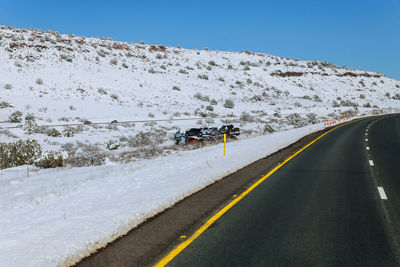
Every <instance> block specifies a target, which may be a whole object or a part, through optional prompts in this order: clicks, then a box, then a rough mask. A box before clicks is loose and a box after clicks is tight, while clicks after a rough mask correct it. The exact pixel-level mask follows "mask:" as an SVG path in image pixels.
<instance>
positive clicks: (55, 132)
mask: <svg viewBox="0 0 400 267" xmlns="http://www.w3.org/2000/svg"><path fill="white" fill-rule="evenodd" d="M46 134H47V135H48V136H51V137H60V136H61V133H60V131H58V130H57V129H56V128H50V129H48V130H47V131H46Z"/></svg>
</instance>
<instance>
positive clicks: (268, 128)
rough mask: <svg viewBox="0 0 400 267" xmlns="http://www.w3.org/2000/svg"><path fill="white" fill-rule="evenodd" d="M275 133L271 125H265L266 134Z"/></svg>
mask: <svg viewBox="0 0 400 267" xmlns="http://www.w3.org/2000/svg"><path fill="white" fill-rule="evenodd" d="M273 132H275V129H274V128H273V127H272V126H271V125H269V124H265V125H264V133H273Z"/></svg>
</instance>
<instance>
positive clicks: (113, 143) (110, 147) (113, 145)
mask: <svg viewBox="0 0 400 267" xmlns="http://www.w3.org/2000/svg"><path fill="white" fill-rule="evenodd" d="M119 147H120V143H119V142H118V141H115V140H109V141H108V142H107V143H106V148H107V149H108V150H117V149H118V148H119Z"/></svg>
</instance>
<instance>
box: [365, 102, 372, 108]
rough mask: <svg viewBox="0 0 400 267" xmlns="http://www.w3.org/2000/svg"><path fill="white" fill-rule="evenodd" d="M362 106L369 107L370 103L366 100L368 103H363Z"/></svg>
mask: <svg viewBox="0 0 400 267" xmlns="http://www.w3.org/2000/svg"><path fill="white" fill-rule="evenodd" d="M363 107H364V108H370V107H371V104H370V103H369V102H368V103H366V104H364V105H363Z"/></svg>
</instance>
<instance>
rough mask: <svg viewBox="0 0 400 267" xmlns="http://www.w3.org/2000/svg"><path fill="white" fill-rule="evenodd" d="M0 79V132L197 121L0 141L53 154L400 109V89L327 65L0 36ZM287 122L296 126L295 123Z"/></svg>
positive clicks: (47, 35)
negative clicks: (32, 122)
mask: <svg viewBox="0 0 400 267" xmlns="http://www.w3.org/2000/svg"><path fill="white" fill-rule="evenodd" d="M0 73H1V76H0V102H5V103H8V104H10V105H11V106H12V107H6V108H2V109H0V121H3V122H4V123H2V124H1V125H2V126H3V127H9V126H16V125H18V124H11V123H7V122H5V121H7V120H8V119H9V116H10V114H11V113H12V112H14V111H16V110H18V111H21V112H22V113H23V114H24V115H25V114H27V113H33V114H35V116H36V118H37V120H38V124H39V125H59V124H73V123H82V121H84V120H90V121H92V122H110V121H112V120H118V121H135V120H150V119H181V118H196V117H197V118H199V119H200V118H202V120H192V121H190V120H189V121H169V122H152V123H136V124H124V125H122V126H120V125H118V126H115V125H114V126H112V127H111V126H102V125H98V126H96V127H80V128H78V129H77V132H78V133H77V134H76V135H75V136H74V137H52V136H47V134H46V133H47V132H46V130H43V129H42V130H41V131H39V133H36V134H31V135H26V134H25V133H24V131H23V130H22V129H21V128H16V129H8V130H4V129H3V130H2V132H1V135H0V141H10V140H16V139H19V138H27V137H29V138H33V139H37V140H39V141H40V142H41V144H42V145H43V146H44V147H45V149H49V150H59V149H60V147H61V145H62V144H65V143H70V144H76V141H78V140H80V141H84V143H85V144H97V146H99V147H102V148H104V144H105V142H107V141H109V140H115V141H116V142H119V143H120V145H121V146H120V151H121V149H122V151H126V150H129V149H128V148H129V147H132V146H130V145H129V142H128V141H129V137H135V136H136V135H137V134H138V133H139V132H144V133H147V132H154V129H158V131H160V133H159V134H158V136H159V140H158V144H157V145H160V144H164V145H171V144H172V143H171V141H170V140H171V134H172V133H173V132H174V131H176V129H178V128H188V127H193V126H196V124H199V125H200V124H201V125H213V124H215V125H217V126H218V125H221V124H222V123H223V122H224V121H221V120H220V119H218V117H224V116H231V117H233V116H235V117H236V118H232V119H231V120H230V122H233V123H240V124H241V125H240V126H241V127H242V129H244V133H245V135H244V136H247V135H251V134H260V133H263V132H264V130H265V124H268V125H269V126H271V127H272V128H274V130H284V129H288V128H292V127H294V126H296V125H297V126H300V125H305V124H308V123H315V122H318V121H321V120H322V117H323V116H326V117H327V118H328V119H329V118H335V117H342V116H343V113H344V112H345V111H347V112H348V113H349V110H350V111H352V112H361V113H369V112H371V111H372V110H381V109H390V108H398V107H399V106H400V105H399V104H400V101H399V100H396V99H393V98H398V99H400V95H397V96H396V94H398V93H399V91H400V89H399V87H400V85H399V84H400V83H399V82H398V81H396V80H393V79H390V78H387V77H384V76H383V75H381V74H379V73H373V72H366V71H361V70H349V69H347V68H346V67H338V66H336V65H334V64H330V63H327V62H318V61H313V62H307V61H300V60H297V59H288V58H282V57H276V56H273V55H269V54H254V53H251V52H248V51H244V52H240V53H238V52H221V51H208V50H188V49H183V48H176V47H164V46H162V45H150V44H143V43H141V44H135V43H124V42H116V41H113V40H110V39H108V38H85V37H77V36H74V35H65V34H59V33H57V32H54V31H46V32H43V31H39V30H24V29H14V28H12V27H4V26H3V27H0ZM227 100H228V102H229V101H230V100H231V103H226V101H227ZM232 103H233V105H232ZM5 106H7V104H5ZM292 113H298V114H299V115H300V117H296V116H294V118H293V115H290V114H292ZM310 113H315V114H317V116H315V115H312V114H310ZM288 115H290V116H289V117H287V116H288ZM63 128H64V127H62V126H58V127H56V129H58V130H59V131H62V130H63ZM124 149H125V150H124ZM115 154H116V152H114V155H115ZM114 158H115V157H114ZM117 158H118V157H117ZM114 160H115V159H114Z"/></svg>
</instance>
